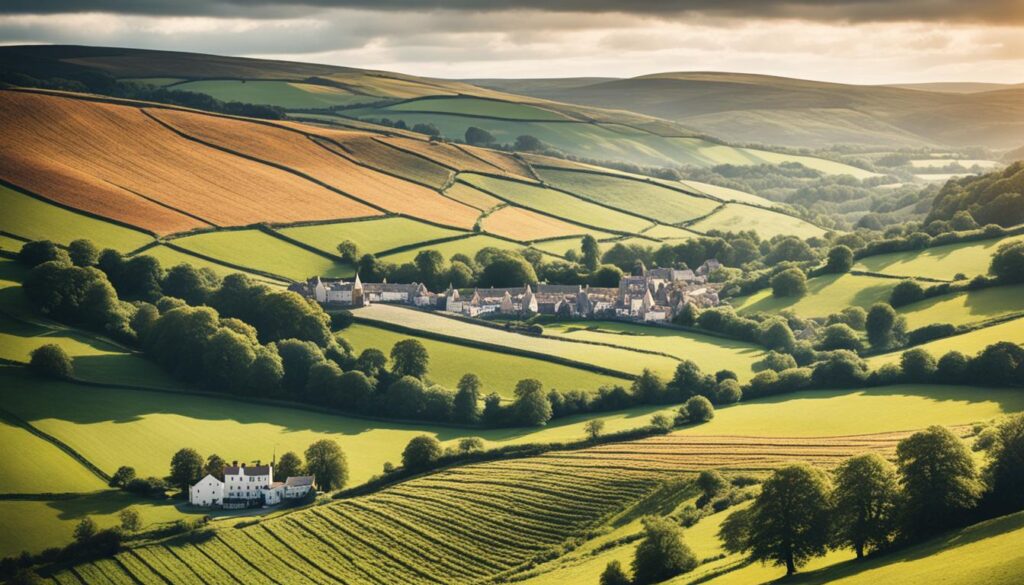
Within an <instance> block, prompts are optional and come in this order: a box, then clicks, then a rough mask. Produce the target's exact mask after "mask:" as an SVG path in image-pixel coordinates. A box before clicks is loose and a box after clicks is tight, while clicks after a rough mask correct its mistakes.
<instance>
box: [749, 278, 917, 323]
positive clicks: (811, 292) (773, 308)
mask: <svg viewBox="0 0 1024 585" xmlns="http://www.w3.org/2000/svg"><path fill="white" fill-rule="evenodd" d="M898 283H899V281H898V280H893V279H891V278H879V277H874V276H861V275H856V274H829V275H824V276H816V277H814V278H810V279H808V280H807V294H805V295H804V296H802V297H800V298H795V297H781V298H779V297H774V296H772V291H771V289H770V288H768V289H765V290H761V291H758V292H756V293H754V294H752V295H749V296H746V297H738V298H735V299H732V300H731V303H732V305H733V306H734V307H736V310H737V311H738V312H739V313H749V312H756V311H762V312H769V313H777V312H779V311H781V310H783V309H792V310H794V311H796V313H797V314H798V315H800V316H803V317H827V316H829V315H831V314H832V313H838V312H839V311H842V310H843V309H845V308H846V307H850V306H856V307H863V308H864V309H868V308H870V307H871V305H873V304H875V303H877V302H881V301H888V300H889V294H890V293H891V292H892V288H893V287H894V286H896V284H898Z"/></svg>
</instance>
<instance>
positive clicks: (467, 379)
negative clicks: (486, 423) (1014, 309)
mask: <svg viewBox="0 0 1024 585" xmlns="http://www.w3.org/2000/svg"><path fill="white" fill-rule="evenodd" d="M481 385H482V384H481V383H480V378H479V377H477V375H476V374H465V375H463V376H462V378H460V379H459V384H458V391H457V392H456V393H455V404H454V412H453V414H454V416H455V420H456V421H457V422H461V423H466V424H476V423H477V422H478V421H479V420H480V387H481Z"/></svg>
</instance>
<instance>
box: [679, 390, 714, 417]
mask: <svg viewBox="0 0 1024 585" xmlns="http://www.w3.org/2000/svg"><path fill="white" fill-rule="evenodd" d="M684 406H685V408H686V418H687V420H688V421H689V422H691V423H705V422H708V421H709V420H711V419H713V418H715V407H714V406H712V405H711V401H710V400H708V399H707V398H704V397H703V396H691V397H690V399H689V400H687V401H686V404H685V405H684Z"/></svg>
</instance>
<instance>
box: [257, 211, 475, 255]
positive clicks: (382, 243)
mask: <svg viewBox="0 0 1024 585" xmlns="http://www.w3.org/2000/svg"><path fill="white" fill-rule="evenodd" d="M277 231H278V232H280V233H281V234H283V235H285V236H287V237H289V238H292V239H293V240H298V241H300V242H302V243H304V244H309V245H310V246H313V247H314V248H317V249H320V250H323V251H325V252H328V253H330V254H337V253H338V244H340V243H341V242H343V241H345V240H351V241H353V242H355V243H356V245H357V246H359V252H360V254H363V253H367V252H369V253H371V254H378V253H380V252H382V251H385V250H391V249H393V248H398V247H400V246H408V245H410V244H415V243H417V242H426V241H428V240H438V239H441V238H450V237H452V236H458V235H461V234H465V233H466V232H461V231H458V230H453V229H447V228H442V227H437V226H434V225H431V224H429V223H423V222H421V221H416V220H414V219H408V218H404V217H389V218H386V219H374V220H369V221H347V222H341V223H324V224H317V225H307V226H299V227H285V228H278V230H277Z"/></svg>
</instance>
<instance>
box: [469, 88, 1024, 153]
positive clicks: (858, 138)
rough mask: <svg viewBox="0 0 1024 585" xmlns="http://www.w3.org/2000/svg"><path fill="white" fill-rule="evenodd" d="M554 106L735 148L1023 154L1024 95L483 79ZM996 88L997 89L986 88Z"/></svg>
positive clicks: (1008, 91) (1002, 90)
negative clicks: (642, 118) (659, 126)
mask: <svg viewBox="0 0 1024 585" xmlns="http://www.w3.org/2000/svg"><path fill="white" fill-rule="evenodd" d="M476 83H477V84H479V85H482V86H485V87H492V88H495V89H500V90H503V91H508V92H517V93H525V94H529V95H534V96H538V97H543V98H546V99H553V100H560V101H566V102H572V103H580V104H587V105H590V106H597V107H602V108H628V109H630V110H633V111H636V112H641V113H644V114H649V115H652V116H658V117H660V118H665V119H668V120H673V121H675V122H678V123H680V124H683V125H685V126H688V127H690V128H694V129H696V130H699V131H701V132H706V133H708V134H712V135H715V136H719V137H721V138H723V139H725V140H730V141H736V142H759V143H764V144H784V145H787V146H807V147H821V146H827V145H829V144H833V143H860V144H869V145H881V146H924V145H950V146H971V145H981V146H987V147H990V148H1011V147H1015V146H1019V143H1020V136H1021V135H1022V133H1024V88H1022V87H1021V86H1019V85H1018V86H1006V87H1003V88H999V89H995V90H994V91H979V92H951V91H921V90H920V89H907V88H902V87H891V86H861V85H844V84H839V83H824V82H817V81H807V80H801V79H789V78H783V77H772V76H766V75H748V74H738V73H716V72H680V73H659V74H654V75H645V76H641V77H635V78H631V79H616V80H610V81H599V82H596V83H591V84H583V85H581V84H575V83H574V84H559V83H556V82H554V81H548V82H546V83H543V84H540V83H537V82H536V81H534V80H477V81H476ZM984 89H988V88H984Z"/></svg>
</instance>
